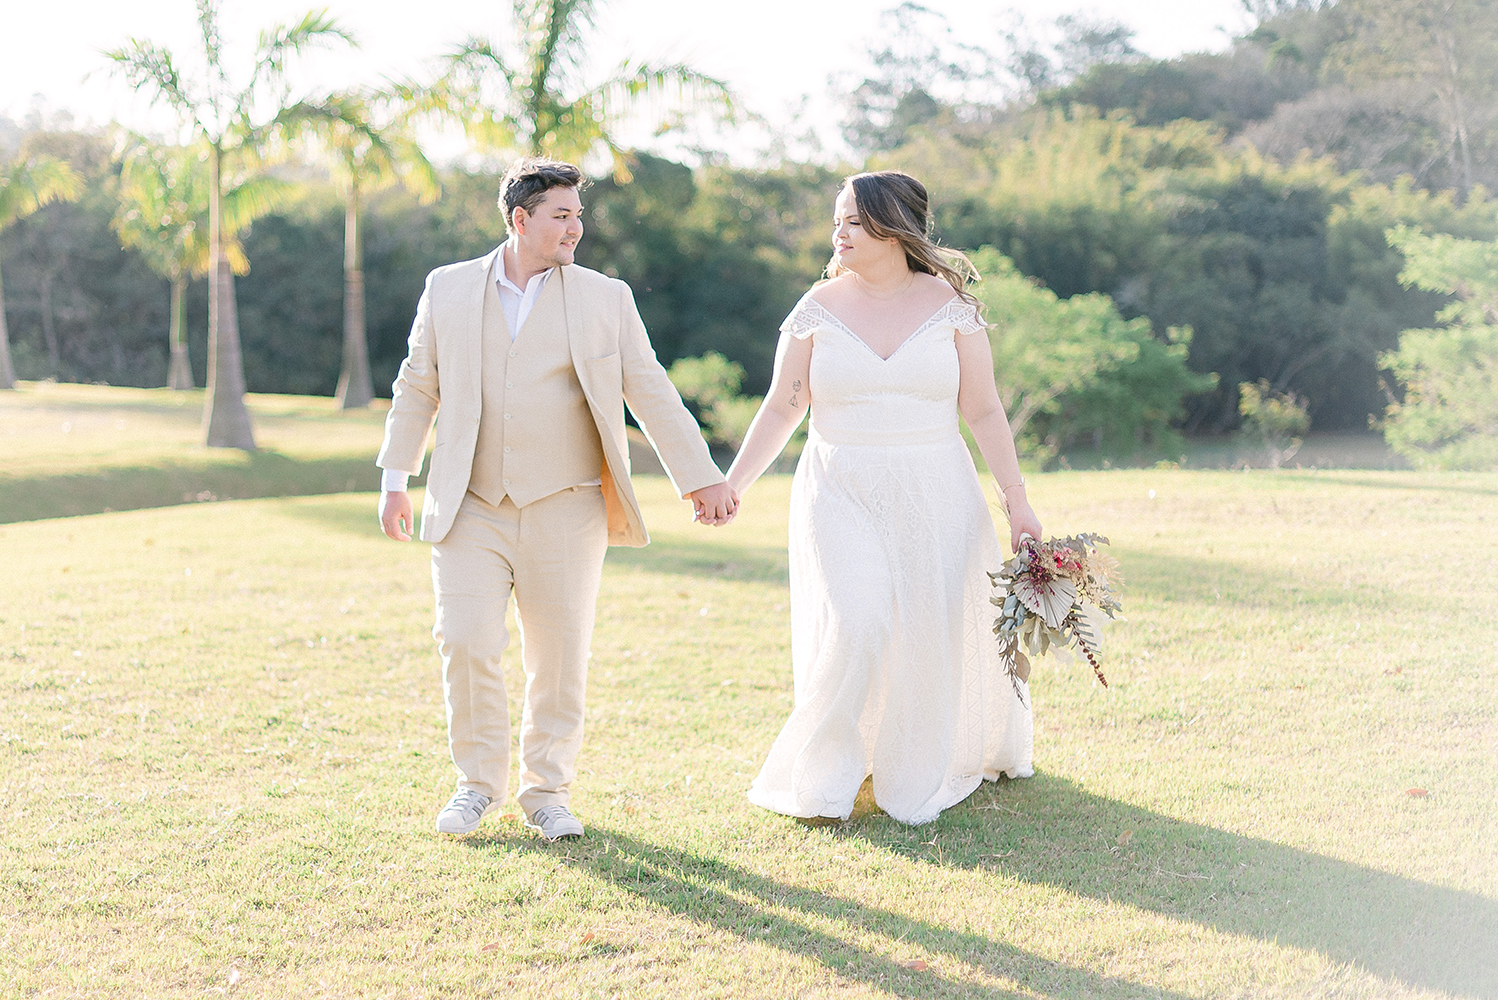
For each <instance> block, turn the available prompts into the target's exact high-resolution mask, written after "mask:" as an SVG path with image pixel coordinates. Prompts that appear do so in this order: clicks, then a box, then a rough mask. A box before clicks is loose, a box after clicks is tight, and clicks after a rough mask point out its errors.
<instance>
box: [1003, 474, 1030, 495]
mask: <svg viewBox="0 0 1498 1000" xmlns="http://www.w3.org/2000/svg"><path fill="white" fill-rule="evenodd" d="M1023 485H1025V477H1024V476H1021V477H1020V480H1019V482H1017V483H1010V484H1009V485H1008V486H1000V487H999V490H1000V492H1008V491H1009V490H1012V489H1014V488H1015V487H1016V486H1023Z"/></svg>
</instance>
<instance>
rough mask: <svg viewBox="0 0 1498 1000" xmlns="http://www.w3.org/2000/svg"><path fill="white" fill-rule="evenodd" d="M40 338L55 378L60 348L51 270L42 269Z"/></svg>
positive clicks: (60, 352) (60, 358)
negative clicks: (43, 343) (53, 308)
mask: <svg viewBox="0 0 1498 1000" xmlns="http://www.w3.org/2000/svg"><path fill="white" fill-rule="evenodd" d="M42 339H43V340H44V341H46V343H47V366H48V371H50V372H51V373H52V377H53V378H56V377H57V374H58V369H59V368H61V367H62V348H61V347H59V346H58V344H57V323H56V320H55V318H54V317H53V315H52V271H51V269H50V268H44V269H43V270H42Z"/></svg>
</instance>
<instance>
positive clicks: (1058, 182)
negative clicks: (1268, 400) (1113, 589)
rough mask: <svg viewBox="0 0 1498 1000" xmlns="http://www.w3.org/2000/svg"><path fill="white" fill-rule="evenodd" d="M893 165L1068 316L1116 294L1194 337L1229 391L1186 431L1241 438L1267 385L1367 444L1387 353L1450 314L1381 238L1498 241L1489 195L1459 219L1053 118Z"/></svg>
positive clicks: (1208, 149)
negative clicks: (1405, 231)
mask: <svg viewBox="0 0 1498 1000" xmlns="http://www.w3.org/2000/svg"><path fill="white" fill-rule="evenodd" d="M879 165H881V166H884V165H887V166H895V167H900V168H903V169H907V170H910V171H911V172H912V173H915V174H916V175H917V176H920V177H923V178H925V179H926V180H927V181H928V184H929V186H930V188H931V190H932V192H933V199H934V208H935V212H936V215H937V219H938V228H939V230H940V231H941V232H942V234H943V236H944V237H945V239H946V241H947V242H949V243H951V244H955V245H957V246H967V247H974V246H981V245H984V244H990V245H993V246H994V247H996V248H997V249H998V250H999V251H1000V252H1002V253H1004V254H1006V255H1008V256H1009V257H1010V258H1011V259H1012V260H1013V261H1014V262H1015V265H1016V267H1017V268H1018V269H1019V270H1020V271H1021V272H1022V273H1024V274H1028V275H1032V276H1034V277H1036V278H1038V279H1040V280H1041V281H1042V282H1043V283H1044V284H1045V285H1046V286H1047V287H1048V288H1051V289H1052V290H1054V291H1055V292H1056V293H1057V295H1059V296H1061V297H1062V298H1067V297H1070V296H1074V295H1077V294H1079V293H1085V292H1102V293H1105V294H1107V295H1109V296H1111V297H1112V299H1113V300H1114V302H1115V303H1117V305H1118V308H1119V310H1120V312H1121V313H1122V314H1123V315H1124V316H1125V317H1128V318H1138V317H1141V316H1147V317H1149V319H1150V321H1151V323H1152V325H1153V327H1154V328H1155V329H1157V330H1158V329H1168V328H1170V327H1180V328H1186V327H1190V328H1191V329H1192V331H1193V337H1192V339H1191V342H1190V367H1191V368H1192V369H1193V370H1194V371H1197V372H1200V373H1207V372H1216V373H1218V374H1219V375H1220V376H1221V380H1222V381H1221V383H1220V385H1219V388H1218V389H1217V390H1216V391H1215V392H1212V393H1208V394H1205V395H1203V396H1200V397H1197V398H1195V399H1194V400H1192V401H1191V402H1190V403H1189V404H1188V411H1187V421H1186V427H1187V429H1188V430H1202V429H1218V430H1226V429H1230V428H1232V427H1234V426H1236V424H1237V422H1238V419H1239V416H1238V412H1237V393H1236V387H1237V385H1238V384H1239V383H1241V382H1247V381H1257V380H1258V379H1261V378H1262V379H1267V380H1268V381H1269V382H1270V383H1271V384H1272V385H1273V386H1274V387H1275V389H1276V391H1293V392H1296V393H1298V394H1300V395H1302V396H1305V397H1306V398H1307V400H1308V401H1309V405H1310V408H1311V413H1312V416H1313V417H1314V419H1315V420H1316V423H1317V425H1318V426H1319V427H1321V428H1322V429H1349V428H1351V429H1361V428H1363V427H1365V426H1366V423H1367V420H1368V417H1369V415H1370V414H1372V413H1375V412H1381V411H1382V409H1383V406H1384V400H1383V397H1382V393H1381V392H1380V390H1379V388H1378V363H1377V358H1378V355H1379V353H1380V352H1381V351H1384V350H1388V349H1390V348H1392V347H1393V346H1394V344H1395V340H1396V337H1397V335H1398V331H1399V330H1401V329H1407V328H1409V327H1411V326H1417V325H1420V324H1421V323H1422V322H1428V321H1429V319H1428V318H1429V317H1430V316H1431V315H1432V314H1433V313H1434V309H1435V305H1436V299H1435V298H1434V297H1433V296H1431V295H1430V294H1428V293H1425V292H1423V291H1420V290H1418V289H1407V288H1402V287H1401V286H1400V285H1399V283H1398V281H1397V280H1396V275H1397V273H1398V270H1399V264H1400V260H1399V255H1398V254H1397V253H1396V252H1394V251H1393V250H1392V249H1391V248H1390V247H1389V246H1388V244H1387V243H1386V242H1385V240H1384V239H1383V232H1384V230H1386V229H1387V228H1389V227H1390V226H1392V225H1395V224H1398V223H1400V222H1408V223H1412V224H1421V225H1423V224H1429V225H1431V226H1433V227H1436V228H1440V229H1446V230H1447V231H1456V232H1461V233H1463V234H1465V235H1469V236H1476V237H1481V238H1489V239H1491V238H1492V237H1493V236H1495V235H1498V204H1495V203H1494V202H1493V201H1490V200H1486V199H1485V197H1484V196H1483V195H1482V194H1481V193H1480V192H1474V193H1473V195H1472V196H1471V197H1470V198H1469V199H1467V200H1466V202H1464V203H1462V204H1461V205H1458V204H1457V203H1456V202H1455V200H1454V199H1453V198H1452V197H1451V195H1450V194H1443V195H1431V194H1429V193H1427V192H1423V191H1418V190H1414V189H1413V188H1412V187H1411V185H1410V184H1408V183H1407V182H1406V183H1400V184H1396V185H1393V186H1391V187H1384V186H1382V185H1363V184H1360V183H1359V182H1358V181H1357V179H1356V178H1354V177H1349V176H1346V175H1343V174H1341V173H1339V172H1338V171H1337V170H1336V169H1335V167H1334V166H1333V165H1332V164H1331V163H1330V162H1327V161H1317V162H1309V161H1303V162H1297V163H1292V164H1290V165H1288V166H1285V165H1281V164H1278V163H1276V162H1274V161H1272V160H1267V159H1264V158H1263V157H1260V156H1258V155H1256V154H1255V153H1253V152H1252V151H1251V150H1248V151H1244V150H1240V149H1237V148H1234V147H1230V146H1228V145H1225V144H1224V143H1223V141H1222V137H1221V135H1220V134H1219V133H1218V132H1217V131H1216V130H1214V129H1212V128H1211V127H1209V126H1206V125H1204V124H1202V123H1200V122H1194V121H1178V122H1174V123H1171V124H1169V125H1166V126H1161V127H1149V128H1147V127H1143V126H1139V125H1135V124H1133V123H1132V122H1130V121H1129V120H1128V119H1127V118H1124V117H1121V116H1115V117H1112V118H1101V117H1098V116H1096V115H1093V114H1090V113H1086V112H1084V111H1080V110H1079V111H1075V112H1073V113H1072V114H1071V115H1070V116H1069V117H1068V116H1066V115H1062V114H1060V113H1052V114H1049V115H1044V116H1036V117H1032V118H1031V119H1030V120H1028V121H1027V122H1026V123H1024V124H1023V125H1022V126H1021V127H1019V130H1018V131H1017V132H1015V133H1013V134H1010V135H1008V136H1006V135H1004V134H1003V133H1002V132H1000V131H997V130H995V131H994V132H992V133H990V134H988V135H987V136H986V137H985V138H984V139H982V140H981V141H976V142H968V141H965V140H964V139H963V137H961V136H958V135H955V134H937V133H930V132H928V133H926V134H924V135H922V136H920V137H919V138H917V139H916V140H914V141H912V142H911V143H908V144H907V145H906V146H905V147H903V148H902V149H901V150H899V151H897V152H896V153H894V154H892V155H891V156H890V157H889V158H887V159H886V160H881V161H880V164H879Z"/></svg>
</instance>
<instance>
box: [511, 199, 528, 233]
mask: <svg viewBox="0 0 1498 1000" xmlns="http://www.w3.org/2000/svg"><path fill="white" fill-rule="evenodd" d="M530 217H531V213H529V212H527V211H526V210H525V206H523V205H516V206H515V210H514V211H513V212H511V213H510V228H511V229H513V230H514V231H515V235H517V236H524V235H525V224H526V223H527V222H529V221H530Z"/></svg>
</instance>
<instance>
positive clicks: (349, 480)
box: [0, 382, 390, 523]
mask: <svg viewBox="0 0 1498 1000" xmlns="http://www.w3.org/2000/svg"><path fill="white" fill-rule="evenodd" d="M245 400H246V402H247V403H248V405H249V408H250V417H251V420H253V422H254V425H255V442H256V444H257V446H258V447H259V450H258V451H257V452H255V453H254V454H246V453H245V452H242V451H237V450H235V449H232V448H205V447H203V445H202V443H201V442H202V429H201V426H202V417H203V391H202V390H201V389H200V390H197V391H194V392H173V391H172V390H170V389H128V388H120V387H118V386H94V385H73V384H55V385H54V384H51V383H47V382H29V383H28V382H23V383H20V386H19V389H18V391H16V392H0V454H3V455H4V456H5V458H4V461H3V462H0V523H7V522H14V521H30V520H34V519H36V518H41V517H63V516H68V515H73V514H97V513H101V512H104V511H111V510H136V509H139V508H142V507H161V506H165V505H167V504H180V503H193V502H196V501H205V500H227V499H244V498H247V497H267V496H304V495H307V494H314V493H342V492H347V491H350V490H373V489H379V484H380V474H379V470H378V469H376V468H375V467H374V458H375V454H376V453H377V452H378V451H379V448H380V436H381V433H382V431H383V428H384V423H385V411H386V410H388V409H389V406H390V402H389V400H376V401H375V404H374V405H373V406H372V407H371V408H370V409H368V410H355V411H351V412H349V413H342V412H340V411H339V410H337V409H336V408H335V407H334V403H333V400H332V399H331V398H325V397H320V396H272V395H263V394H258V393H251V394H250V395H248V396H246V397H245Z"/></svg>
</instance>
